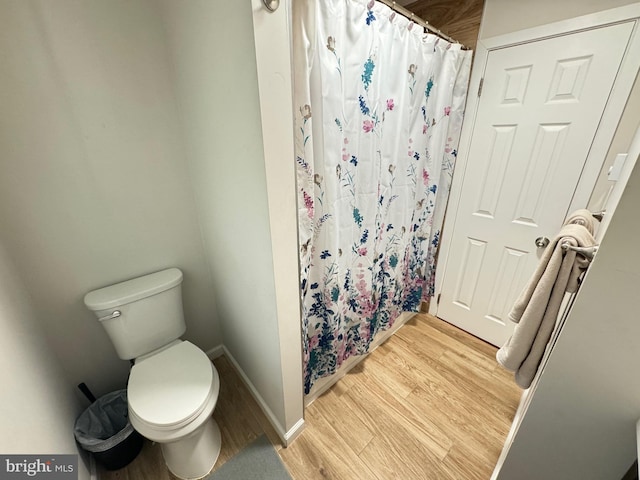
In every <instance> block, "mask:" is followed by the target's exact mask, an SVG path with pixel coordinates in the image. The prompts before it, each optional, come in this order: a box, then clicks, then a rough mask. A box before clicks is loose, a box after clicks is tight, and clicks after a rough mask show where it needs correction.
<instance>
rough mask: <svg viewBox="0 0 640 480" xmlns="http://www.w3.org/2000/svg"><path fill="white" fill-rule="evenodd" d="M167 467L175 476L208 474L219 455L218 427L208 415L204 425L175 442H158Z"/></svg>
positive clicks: (197, 476) (187, 476) (198, 476)
mask: <svg viewBox="0 0 640 480" xmlns="http://www.w3.org/2000/svg"><path fill="white" fill-rule="evenodd" d="M160 447H161V449H162V455H163V456H164V461H165V463H166V464H167V468H168V469H169V470H170V471H171V473H173V474H174V475H175V476H176V477H178V478H182V479H184V480H192V479H196V478H201V477H204V476H205V475H206V474H208V473H209V472H210V471H211V469H212V468H213V466H214V465H215V463H216V461H217V460H218V455H220V428H219V427H218V424H217V423H216V421H215V420H214V419H213V417H209V420H207V421H206V422H205V423H204V425H202V426H201V427H200V428H198V429H197V430H196V431H194V432H193V433H192V434H191V435H189V436H187V437H186V438H183V439H181V440H179V441H177V442H171V443H162V444H160Z"/></svg>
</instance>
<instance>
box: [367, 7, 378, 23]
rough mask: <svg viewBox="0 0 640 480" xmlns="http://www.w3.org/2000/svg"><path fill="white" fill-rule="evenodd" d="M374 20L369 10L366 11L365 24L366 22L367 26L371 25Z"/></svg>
mask: <svg viewBox="0 0 640 480" xmlns="http://www.w3.org/2000/svg"><path fill="white" fill-rule="evenodd" d="M375 19H376V17H375V16H374V15H373V12H372V11H371V10H367V18H366V20H365V22H367V25H371V23H372V22H373V21H374V20H375Z"/></svg>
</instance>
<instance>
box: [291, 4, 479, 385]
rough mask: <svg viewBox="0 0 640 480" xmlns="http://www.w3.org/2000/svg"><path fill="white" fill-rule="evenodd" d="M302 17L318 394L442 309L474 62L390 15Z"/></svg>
mask: <svg viewBox="0 0 640 480" xmlns="http://www.w3.org/2000/svg"><path fill="white" fill-rule="evenodd" d="M293 6H294V7H293V8H294V10H293V32H294V34H293V35H294V75H295V77H294V89H295V98H294V105H295V106H296V108H297V109H298V111H297V112H296V126H295V127H296V162H297V172H298V173H297V182H298V183H297V188H298V211H299V215H298V216H299V239H300V268H301V272H300V274H301V284H300V285H301V297H302V309H303V315H302V316H303V342H304V361H305V393H309V392H310V391H311V388H312V387H313V384H314V382H315V381H316V380H317V379H319V378H321V377H324V376H327V375H331V374H333V373H335V372H336V370H337V368H338V367H339V366H340V365H341V364H342V363H343V362H344V361H345V360H346V359H348V358H349V357H351V356H353V355H361V354H364V353H367V352H368V350H369V347H370V345H371V342H372V341H373V339H374V337H375V335H376V334H377V333H378V332H380V331H383V330H386V329H388V328H390V327H391V326H392V325H393V323H394V321H395V320H396V318H397V317H398V316H399V315H400V313H401V312H403V311H416V310H417V309H418V308H419V305H420V302H421V300H423V299H428V298H430V297H431V296H432V295H433V289H434V275H435V254H436V252H437V247H438V243H439V240H440V230H441V228H442V222H443V218H444V211H445V208H446V204H447V199H448V195H449V189H450V185H451V175H452V172H453V166H454V163H455V159H456V154H457V145H458V139H459V136H460V128H461V124H462V117H463V112H464V105H465V98H466V93H467V84H468V79H469V70H470V63H471V52H468V51H463V50H461V47H460V45H457V44H451V43H448V42H447V41H445V40H442V39H440V38H438V37H436V36H434V35H431V34H426V33H425V32H424V30H423V29H422V28H421V27H419V26H418V25H416V24H414V23H412V22H410V21H409V20H408V19H406V18H405V17H403V16H401V15H399V14H396V13H394V12H393V11H392V10H391V9H390V8H388V7H387V6H386V5H384V4H381V3H378V2H374V1H369V2H367V1H365V0H296V1H295V2H293Z"/></svg>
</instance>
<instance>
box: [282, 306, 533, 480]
mask: <svg viewBox="0 0 640 480" xmlns="http://www.w3.org/2000/svg"><path fill="white" fill-rule="evenodd" d="M495 352H496V349H495V348H494V347H492V346H491V345H488V344H486V343H484V342H482V341H481V340H479V339H477V338H475V337H473V336H471V335H469V334H467V333H465V332H463V331H461V330H459V329H457V328H455V327H453V326H451V325H449V324H447V323H445V322H443V321H441V320H438V319H436V318H434V317H431V316H429V315H424V314H420V315H416V316H415V317H414V318H413V319H412V320H410V321H409V322H408V323H407V324H406V325H405V326H403V327H402V328H401V329H400V330H399V331H398V332H397V333H396V334H395V335H394V336H393V337H392V338H391V339H389V340H388V341H387V342H385V343H384V344H382V345H381V346H380V347H378V349H377V350H375V351H374V352H373V353H371V354H370V355H369V356H368V357H367V358H366V359H365V360H364V361H362V362H361V363H360V364H359V365H358V366H357V367H355V368H354V369H353V370H351V372H349V374H347V375H346V376H345V377H344V378H343V379H342V380H340V381H339V382H338V383H337V384H336V385H335V386H334V387H333V388H332V389H330V390H329V391H328V392H327V393H325V394H324V395H323V396H321V397H320V398H319V399H318V400H316V401H315V402H314V403H313V404H312V405H310V406H309V407H308V408H307V410H306V412H305V418H306V422H307V427H306V429H305V430H304V431H303V432H302V434H301V435H300V437H299V438H298V439H297V440H296V441H295V442H293V445H291V446H290V447H289V448H286V449H283V450H281V451H280V456H281V457H282V459H283V461H284V463H285V465H286V466H287V468H288V469H289V472H290V473H291V475H292V477H293V478H294V479H296V480H297V479H300V480H302V479H326V478H332V479H374V480H375V479H379V480H387V479H396V478H402V479H416V480H423V479H430V480H431V479H434V480H439V479H443V480H444V479H455V480H467V479H473V480H475V479H478V480H480V479H483V480H486V479H488V478H489V477H490V476H491V472H492V471H493V467H494V466H495V463H496V461H497V459H498V456H499V455H500V451H501V450H502V445H503V443H504V440H505V438H506V435H507V433H508V431H509V427H510V426H511V422H512V420H513V416H514V414H515V411H516V408H517V406H518V402H519V399H520V394H521V390H520V389H519V388H518V387H516V385H515V384H514V382H513V380H512V378H511V375H510V374H508V373H507V372H505V371H503V370H502V369H501V368H500V367H498V365H497V363H496V361H495Z"/></svg>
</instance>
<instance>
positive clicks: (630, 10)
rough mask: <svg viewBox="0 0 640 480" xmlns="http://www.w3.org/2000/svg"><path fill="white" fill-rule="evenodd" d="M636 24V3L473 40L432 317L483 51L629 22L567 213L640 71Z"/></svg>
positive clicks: (595, 172) (588, 184) (595, 169)
mask: <svg viewBox="0 0 640 480" xmlns="http://www.w3.org/2000/svg"><path fill="white" fill-rule="evenodd" d="M639 20H640V3H635V4H631V5H627V6H624V7H619V8H614V9H610V10H605V11H602V12H598V13H595V14H590V15H584V16H581V17H576V18H573V19H569V20H563V21H561V22H555V23H551V24H548V25H543V26H540V27H534V28H530V29H526V30H521V31H518V32H514V33H509V34H505V35H500V36H497V37H492V38H487V39H483V40H479V41H478V45H477V50H476V53H475V59H474V64H473V68H472V71H471V79H470V83H469V93H468V97H467V109H466V113H465V122H464V124H463V126H462V132H461V137H460V146H459V155H458V158H457V162H456V167H455V171H454V175H453V181H452V185H451V193H450V199H449V204H448V207H447V214H446V220H445V225H444V230H443V235H442V243H441V245H440V253H439V260H438V265H437V267H436V282H435V292H436V293H435V297H434V300H435V301H431V303H430V305H429V313H430V314H432V315H437V313H438V303H437V299H438V296H439V294H440V292H441V290H442V285H443V280H444V275H445V271H446V266H447V262H448V258H449V251H450V247H451V239H452V234H453V227H454V224H455V220H456V216H457V212H458V206H459V203H460V197H461V194H462V184H463V181H464V175H465V171H466V167H467V163H468V158H469V147H470V144H471V138H472V134H473V130H474V127H475V122H476V116H477V112H478V105H479V103H480V102H479V101H480V97H479V96H478V90H479V88H480V83H481V80H482V78H483V77H484V75H485V69H486V65H487V60H488V57H489V52H490V51H493V50H498V49H503V48H508V47H513V46H516V45H521V44H525V43H531V42H536V41H539V40H544V39H548V38H554V37H561V36H564V35H569V34H572V33H577V32H581V31H585V30H591V29H594V28H599V27H604V26H608V25H615V24H618V23H623V22H628V21H635V26H634V28H633V32H632V34H631V38H630V42H629V46H628V48H627V50H626V52H625V54H624V57H623V60H622V63H621V66H620V70H619V72H618V76H617V78H616V80H615V82H614V85H613V88H612V90H611V94H610V97H609V100H608V101H607V104H606V106H605V109H604V113H603V115H602V119H601V122H600V125H599V127H598V130H597V132H596V135H595V137H594V140H593V144H592V147H591V149H590V151H589V154H588V156H587V160H586V162H585V166H584V170H583V171H582V175H581V176H580V180H579V182H578V186H577V188H576V191H575V193H574V196H573V199H572V201H571V205H570V207H569V211H573V210H575V209H577V208H583V207H584V206H585V205H587V203H588V201H589V197H590V196H591V193H592V191H593V188H594V186H595V184H596V181H597V179H598V176H599V175H600V170H601V168H602V164H603V162H604V159H605V157H606V154H607V151H608V150H609V147H610V145H611V141H612V139H613V136H614V134H615V132H616V129H617V126H618V122H619V120H620V117H621V116H622V112H623V110H624V107H625V104H626V102H627V99H628V97H629V94H630V92H631V89H632V87H633V84H634V81H635V78H636V75H637V73H638V68H639V67H640V34H639V33H638V23H639Z"/></svg>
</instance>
